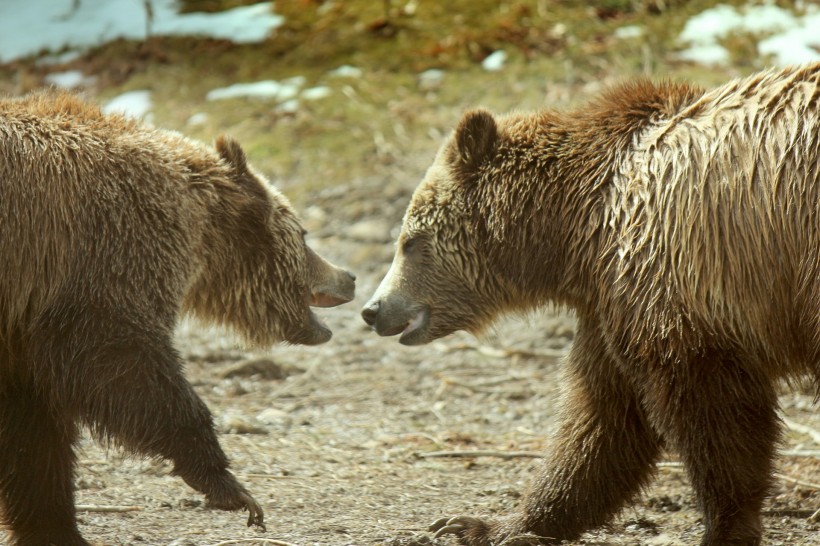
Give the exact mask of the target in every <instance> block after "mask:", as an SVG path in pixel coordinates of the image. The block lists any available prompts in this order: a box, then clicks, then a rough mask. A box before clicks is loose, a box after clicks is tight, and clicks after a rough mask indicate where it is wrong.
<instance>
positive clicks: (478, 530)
mask: <svg viewBox="0 0 820 546" xmlns="http://www.w3.org/2000/svg"><path fill="white" fill-rule="evenodd" d="M566 373H567V375H568V377H567V381H565V384H566V385H568V390H567V391H565V392H564V400H563V406H562V409H561V414H562V415H561V426H560V428H559V431H558V433H557V435H556V436H555V438H553V439H552V441H551V442H550V446H551V447H550V448H549V449H548V451H547V454H546V457H545V463H544V466H543V468H542V469H541V471H540V472H539V474H538V476H537V478H536V479H535V481H534V482H533V483H532V485H531V487H530V489H529V491H528V493H526V495H525V496H524V500H523V502H522V503H521V505H520V506H519V508H518V510H517V511H516V512H515V513H513V514H511V515H509V516H506V517H504V518H500V519H480V518H474V517H465V516H460V517H456V518H452V519H448V518H442V519H441V520H439V521H437V522H436V523H434V524H433V528H432V530H434V531H437V536H441V535H442V534H456V535H458V536H459V537H460V540H461V543H462V544H466V545H469V546H490V545H493V546H498V545H502V544H503V545H505V546H517V545H519V544H528V543H529V544H532V543H536V542H534V541H540V542H560V541H561V540H570V539H573V538H576V537H578V536H579V535H580V534H581V533H583V532H584V531H586V530H588V529H593V528H596V527H599V526H601V525H603V524H605V523H606V522H608V521H609V520H610V519H611V518H612V516H613V515H614V514H616V513H617V512H618V511H619V510H620V509H621V508H622V507H623V506H624V505H625V504H626V503H628V502H629V501H630V500H632V499H633V498H634V497H635V496H636V495H637V494H638V492H639V491H640V489H641V487H643V486H644V485H645V484H646V483H647V481H648V480H649V478H650V477H651V475H652V472H653V468H654V463H655V461H656V460H657V458H658V456H659V451H660V446H659V440H658V438H657V436H656V434H655V433H654V431H653V430H652V429H651V427H650V426H649V424H648V420H647V418H646V416H645V415H644V412H643V411H642V409H641V406H640V404H639V403H638V399H637V396H636V395H635V392H634V390H633V389H632V387H631V385H630V384H629V382H628V381H627V380H626V378H624V377H623V376H622V375H621V373H620V372H619V370H618V366H617V365H616V363H615V361H614V360H613V359H612V358H611V357H610V356H609V355H608V354H607V352H606V349H605V343H604V341H603V339H602V338H601V335H600V330H599V329H598V327H597V324H596V323H595V322H592V321H589V320H580V321H579V326H578V332H577V334H576V340H575V343H574V345H573V348H572V350H571V352H570V355H569V360H568V362H567V363H566Z"/></svg>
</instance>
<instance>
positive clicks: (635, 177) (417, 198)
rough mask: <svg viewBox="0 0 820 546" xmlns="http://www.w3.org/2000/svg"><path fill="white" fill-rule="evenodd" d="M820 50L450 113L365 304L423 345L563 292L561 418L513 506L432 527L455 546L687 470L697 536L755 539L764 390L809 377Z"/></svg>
mask: <svg viewBox="0 0 820 546" xmlns="http://www.w3.org/2000/svg"><path fill="white" fill-rule="evenodd" d="M818 99H820V65H818V64H815V65H811V66H805V67H800V68H791V69H786V70H782V71H770V72H765V73H761V74H757V75H754V76H752V77H749V78H746V79H742V80H738V81H734V82H731V83H729V84H727V85H724V86H723V87H720V88H718V89H715V90H713V91H709V92H704V91H703V90H700V89H697V88H694V87H691V86H688V85H673V84H659V85H656V84H652V83H650V82H647V81H637V82H634V83H629V84H626V85H622V86H620V87H617V88H614V89H612V90H610V91H608V92H606V93H604V94H603V95H602V96H600V97H599V98H597V99H595V100H594V101H593V102H592V103H591V104H589V105H587V106H586V107H584V108H581V109H579V110H577V111H574V112H569V113H560V112H555V111H545V112H539V113H518V114H510V115H506V116H499V117H496V116H493V115H492V114H490V113H488V112H486V111H481V110H479V111H474V112H470V113H468V114H467V115H465V117H464V119H463V120H462V121H461V123H460V124H459V126H458V128H457V129H456V131H455V133H454V135H453V136H452V137H451V138H450V139H449V140H448V142H446V143H445V144H444V146H443V147H442V149H441V150H440V152H439V154H438V156H437V158H436V160H435V162H434V164H433V166H432V167H431V168H430V170H429V171H428V173H427V176H426V177H425V179H424V181H423V182H422V183H421V184H420V186H419V187H418V189H417V190H416V192H415V194H414V196H413V199H412V201H411V203H410V206H409V208H408V210H407V214H406V216H405V221H404V224H403V227H402V232H401V235H400V237H399V246H398V250H397V253H396V257H395V260H394V262H393V266H392V268H391V270H390V272H389V273H388V275H387V277H386V278H385V280H384V281H383V282H382V285H381V286H380V287H379V289H378V290H377V292H376V294H375V295H374V297H373V298H372V299H371V301H370V302H369V303H368V304H367V305H366V306H365V309H364V310H363V316H364V318H365V320H366V321H367V322H369V323H371V324H372V325H374V327H375V328H376V330H377V331H378V332H379V333H380V334H382V335H392V334H397V333H401V334H402V337H401V339H400V341H402V342H403V343H407V344H415V343H426V342H429V341H431V340H432V339H435V338H437V337H440V336H442V335H446V334H448V333H450V332H452V331H455V330H458V329H466V330H470V331H479V330H481V329H482V328H483V327H484V326H485V325H487V324H488V323H489V321H491V320H492V319H493V318H494V317H495V316H497V315H498V314H499V313H501V312H508V311H526V310H531V309H534V308H537V307H539V306H541V305H543V304H547V303H557V304H561V305H566V306H568V307H571V308H573V309H574V310H575V311H576V313H577V316H578V332H577V337H576V341H575V343H574V345H573V348H572V350H571V353H570V355H569V358H568V360H567V363H566V376H567V380H566V385H567V387H566V389H565V393H564V401H563V409H562V416H563V418H562V426H561V428H560V430H559V431H558V433H557V437H556V438H554V439H553V441H552V442H551V445H553V446H555V447H554V448H553V449H552V450H551V451H550V452H549V453H548V454H547V456H546V459H545V460H546V461H547V462H546V463H545V467H544V468H543V470H542V472H540V473H539V477H538V478H537V479H536V480H535V482H534V484H533V485H532V487H531V488H530V491H529V493H528V494H527V495H526V496H525V498H524V501H523V502H522V505H521V507H520V508H519V510H517V511H516V512H515V513H513V514H511V515H510V516H508V517H506V518H501V519H497V520H483V519H479V518H472V517H460V518H455V519H453V520H451V521H449V522H448V521H447V520H446V519H445V520H442V521H440V522H437V524H436V525H435V528H436V529H437V530H439V532H440V533H451V532H452V533H455V534H458V535H459V536H460V537H461V539H462V542H463V543H465V544H469V545H471V546H488V545H489V544H500V543H501V542H502V541H503V540H504V539H505V538H507V537H510V536H514V535H519V534H522V533H533V534H535V535H538V536H541V537H547V538H544V539H543V540H544V541H548V540H561V539H572V538H574V537H577V536H578V535H580V534H581V533H582V532H583V531H585V530H588V529H591V528H594V527H598V526H600V525H603V524H604V523H606V522H607V521H609V520H610V519H611V517H612V516H613V515H614V514H615V513H617V512H618V511H619V510H620V509H621V508H622V507H623V506H624V505H625V504H627V503H628V502H630V501H631V500H632V499H633V498H634V497H635V495H637V494H638V493H639V491H640V489H641V488H642V487H643V486H644V485H646V483H647V482H648V481H649V479H650V478H651V475H652V472H653V467H654V463H655V462H656V461H657V459H658V457H659V455H660V450H661V447H662V446H664V445H665V446H668V447H670V448H673V449H676V450H677V451H678V452H679V453H680V455H681V457H682V460H683V462H684V464H685V465H686V468H687V471H688V472H689V475H690V478H691V481H692V484H693V487H694V489H695V492H696V494H697V498H698V502H699V505H700V509H701V510H702V512H703V515H704V523H705V526H706V533H705V535H704V538H703V544H704V545H711V546H717V545H726V544H743V545H755V544H759V543H760V540H761V519H760V508H761V504H762V502H763V500H764V498H765V496H766V494H767V491H768V488H769V486H770V480H771V473H772V459H773V456H774V452H775V446H776V443H777V440H778V437H779V424H778V419H777V397H776V394H775V385H776V383H777V382H778V381H779V380H782V379H786V380H788V379H792V378H796V377H799V376H808V377H810V378H813V379H814V381H815V383H816V385H817V386H818V390H820V314H818V307H819V306H820V258H818V257H819V256H820V104H819V103H818Z"/></svg>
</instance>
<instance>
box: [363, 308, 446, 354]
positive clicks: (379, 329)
mask: <svg viewBox="0 0 820 546" xmlns="http://www.w3.org/2000/svg"><path fill="white" fill-rule="evenodd" d="M362 319H364V321H365V322H366V323H367V324H368V326H370V327H371V328H373V330H375V331H376V333H377V334H379V335H380V336H382V337H390V336H395V335H398V334H401V338H400V339H399V343H402V344H405V345H417V344H419V343H426V341H427V337H426V332H427V328H428V326H429V323H430V309H429V307H427V306H426V305H422V304H418V303H412V304H411V303H407V302H406V301H404V300H403V299H402V300H399V301H397V300H390V301H388V300H383V299H372V300H370V301H369V302H367V304H365V306H364V307H363V308H362Z"/></svg>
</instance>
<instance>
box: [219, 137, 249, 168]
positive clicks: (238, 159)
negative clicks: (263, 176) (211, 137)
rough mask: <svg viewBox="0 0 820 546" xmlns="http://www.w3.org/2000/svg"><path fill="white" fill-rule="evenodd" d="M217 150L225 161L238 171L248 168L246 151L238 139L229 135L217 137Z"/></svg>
mask: <svg viewBox="0 0 820 546" xmlns="http://www.w3.org/2000/svg"><path fill="white" fill-rule="evenodd" d="M216 151H217V153H218V154H219V156H220V157H221V158H222V159H224V160H225V162H226V163H227V164H228V165H230V166H231V167H233V168H234V169H235V170H237V171H240V172H242V171H246V170H247V169H248V160H247V158H246V157H245V151H244V150H243V149H242V146H240V145H239V143H238V142H237V141H235V140H234V139H232V138H231V137H229V136H227V135H221V136H219V137H218V138H217V139H216Z"/></svg>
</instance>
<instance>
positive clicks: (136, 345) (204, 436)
mask: <svg viewBox="0 0 820 546" xmlns="http://www.w3.org/2000/svg"><path fill="white" fill-rule="evenodd" d="M110 324H111V322H109V323H108V331H109V335H108V336H106V337H107V339H106V340H103V341H102V342H101V343H99V344H97V345H95V346H93V347H89V346H86V347H85V348H84V350H83V352H82V353H81V355H82V356H81V357H80V358H78V359H77V360H76V362H75V363H74V365H73V366H72V367H71V368H70V369H71V372H70V373H71V375H70V379H69V385H68V388H67V391H68V392H72V393H74V396H76V400H75V402H76V403H78V404H79V411H80V414H81V416H82V418H83V420H84V421H86V422H87V423H88V424H89V425H90V426H91V427H92V430H93V431H94V432H95V433H97V434H98V435H99V436H101V437H103V438H112V439H115V440H117V441H118V442H120V443H121V444H122V445H123V446H124V447H125V448H126V449H128V450H130V451H133V452H136V453H140V454H143V455H147V456H159V457H163V458H165V459H169V460H171V461H172V462H173V464H174V474H175V475H178V476H180V477H181V478H182V479H183V480H184V481H185V483H187V484H188V485H189V486H191V487H192V488H194V489H196V490H197V491H199V492H201V493H203V494H204V495H205V497H206V500H207V504H208V505H209V506H211V507H214V508H219V509H223V510H239V509H245V510H247V511H248V513H249V517H248V526H251V525H255V526H257V527H260V528H261V529H263V530H264V528H265V526H264V515H263V512H262V508H261V507H260V506H259V504H258V503H257V502H256V501H255V500H254V499H253V497H251V495H250V494H249V493H248V491H247V490H246V489H245V488H244V487H243V486H242V485H240V484H239V482H238V481H237V480H236V478H235V477H234V475H233V474H232V473H231V472H230V471H229V470H228V459H227V457H226V456H225V453H224V452H223V451H222V448H221V447H220V446H219V442H218V440H217V437H216V433H215V431H214V426H213V419H212V417H211V413H210V411H209V410H208V408H207V406H206V405H205V404H204V403H203V402H202V400H201V399H200V398H199V397H198V396H197V394H196V393H195V392H194V390H193V389H192V388H191V386H190V384H189V383H188V382H187V381H186V379H185V377H184V375H183V373H182V363H181V361H180V360H179V357H178V356H177V353H176V351H175V350H174V349H173V347H172V345H171V341H170V335H167V336H166V335H162V334H154V335H151V336H146V335H145V334H144V333H142V332H140V331H139V330H138V329H136V328H135V329H133V330H132V331H121V332H116V333H112V332H111V327H110ZM86 339H88V338H86Z"/></svg>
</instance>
